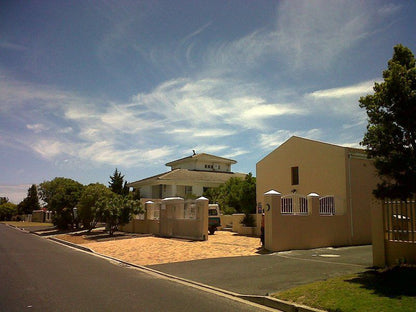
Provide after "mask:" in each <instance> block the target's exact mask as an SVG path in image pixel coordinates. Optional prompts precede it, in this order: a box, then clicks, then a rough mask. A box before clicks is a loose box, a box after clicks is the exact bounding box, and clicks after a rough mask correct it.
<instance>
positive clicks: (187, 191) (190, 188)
mask: <svg viewBox="0 0 416 312" xmlns="http://www.w3.org/2000/svg"><path fill="white" fill-rule="evenodd" d="M185 195H192V186H185Z"/></svg>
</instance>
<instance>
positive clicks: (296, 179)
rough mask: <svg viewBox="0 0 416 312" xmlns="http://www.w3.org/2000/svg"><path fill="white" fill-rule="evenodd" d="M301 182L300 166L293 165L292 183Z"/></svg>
mask: <svg viewBox="0 0 416 312" xmlns="http://www.w3.org/2000/svg"><path fill="white" fill-rule="evenodd" d="M298 184H299V167H292V185H298Z"/></svg>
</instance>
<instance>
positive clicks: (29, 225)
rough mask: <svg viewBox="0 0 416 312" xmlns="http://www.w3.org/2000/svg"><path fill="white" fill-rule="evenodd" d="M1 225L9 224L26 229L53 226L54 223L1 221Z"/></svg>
mask: <svg viewBox="0 0 416 312" xmlns="http://www.w3.org/2000/svg"><path fill="white" fill-rule="evenodd" d="M0 223H5V224H9V225H12V226H15V227H19V228H26V227H32V226H53V224H52V223H43V222H24V221H1V222H0Z"/></svg>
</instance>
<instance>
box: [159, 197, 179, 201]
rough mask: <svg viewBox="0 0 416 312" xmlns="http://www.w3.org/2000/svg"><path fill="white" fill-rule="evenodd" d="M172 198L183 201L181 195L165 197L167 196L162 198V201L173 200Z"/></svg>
mask: <svg viewBox="0 0 416 312" xmlns="http://www.w3.org/2000/svg"><path fill="white" fill-rule="evenodd" d="M174 200H179V201H184V199H183V198H182V197H167V198H164V199H162V201H174Z"/></svg>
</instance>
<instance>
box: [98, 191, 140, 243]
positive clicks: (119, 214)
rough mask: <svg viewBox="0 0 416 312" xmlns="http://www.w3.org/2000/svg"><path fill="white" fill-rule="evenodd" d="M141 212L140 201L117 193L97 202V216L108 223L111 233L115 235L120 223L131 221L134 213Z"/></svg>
mask: <svg viewBox="0 0 416 312" xmlns="http://www.w3.org/2000/svg"><path fill="white" fill-rule="evenodd" d="M140 212H142V207H141V204H140V201H138V200H132V199H129V198H127V197H125V196H121V195H116V196H114V197H112V198H101V199H100V200H99V201H98V202H97V209H96V217H97V219H99V220H100V221H103V222H105V223H106V224H107V229H108V230H109V232H110V235H113V233H114V231H116V230H117V227H118V226H119V225H123V224H127V223H129V222H130V220H131V219H132V217H133V215H135V214H139V213H140Z"/></svg>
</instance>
